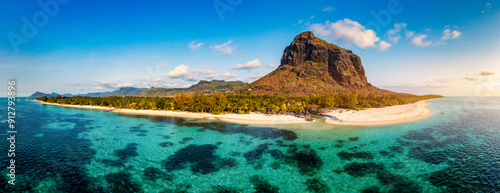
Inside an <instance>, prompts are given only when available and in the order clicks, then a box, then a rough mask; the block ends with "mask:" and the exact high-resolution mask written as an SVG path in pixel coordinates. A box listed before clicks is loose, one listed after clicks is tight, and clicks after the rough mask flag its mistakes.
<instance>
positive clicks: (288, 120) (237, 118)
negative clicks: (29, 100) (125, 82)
mask: <svg viewBox="0 0 500 193" xmlns="http://www.w3.org/2000/svg"><path fill="white" fill-rule="evenodd" d="M35 101H36V102H39V103H41V104H45V105H53V106H60V107H68V108H80V109H95V110H105V111H108V112H113V113H121V114H131V115H150V116H167V117H181V118H194V119H205V120H213V121H224V122H232V123H238V124H245V125H284V124H302V123H311V122H314V121H306V120H305V118H303V117H297V116H293V115H265V114H260V113H253V112H252V113H249V114H222V115H214V114H211V113H194V112H183V111H166V110H134V109H115V108H114V107H101V106H91V105H64V104H57V103H48V102H43V101H38V100H35Z"/></svg>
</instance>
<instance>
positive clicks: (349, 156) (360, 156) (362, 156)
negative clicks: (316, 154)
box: [337, 151, 373, 160]
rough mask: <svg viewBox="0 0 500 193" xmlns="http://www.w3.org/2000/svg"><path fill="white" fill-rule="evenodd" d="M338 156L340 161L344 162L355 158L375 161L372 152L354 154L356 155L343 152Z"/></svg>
mask: <svg viewBox="0 0 500 193" xmlns="http://www.w3.org/2000/svg"><path fill="white" fill-rule="evenodd" d="M337 156H339V157H340V159H343V160H351V159H354V158H357V159H365V160H368V159H373V155H372V154H371V153H370V152H366V151H362V152H354V153H349V152H345V151H341V152H339V153H338V154H337Z"/></svg>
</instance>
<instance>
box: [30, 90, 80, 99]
mask: <svg viewBox="0 0 500 193" xmlns="http://www.w3.org/2000/svg"><path fill="white" fill-rule="evenodd" d="M57 95H61V96H65V97H71V96H73V95H72V94H69V93H66V94H57V93H55V92H52V93H50V94H47V93H43V92H39V91H36V92H35V93H33V94H32V95H30V96H29V97H33V98H38V97H43V96H48V97H55V96H57Z"/></svg>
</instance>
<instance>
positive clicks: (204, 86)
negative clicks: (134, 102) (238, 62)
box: [138, 80, 246, 97]
mask: <svg viewBox="0 0 500 193" xmlns="http://www.w3.org/2000/svg"><path fill="white" fill-rule="evenodd" d="M244 85H246V83H244V82H242V81H224V80H211V81H206V80H201V81H200V82H198V83H197V84H195V85H192V86H190V87H188V88H150V89H148V90H146V91H144V92H141V93H140V94H139V95H138V96H151V97H157V96H158V97H173V96H176V95H177V94H180V93H181V92H184V93H185V94H193V93H195V92H197V91H199V92H200V93H204V94H212V93H216V92H229V91H232V90H234V89H237V88H240V87H242V86H244Z"/></svg>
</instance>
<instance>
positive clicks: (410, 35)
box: [405, 30, 415, 39]
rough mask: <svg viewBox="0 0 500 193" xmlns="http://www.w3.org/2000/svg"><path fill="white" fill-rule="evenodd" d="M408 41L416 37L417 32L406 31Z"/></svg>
mask: <svg viewBox="0 0 500 193" xmlns="http://www.w3.org/2000/svg"><path fill="white" fill-rule="evenodd" d="M405 35H406V39H408V38H411V37H413V35H415V31H408V30H407V31H405Z"/></svg>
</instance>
